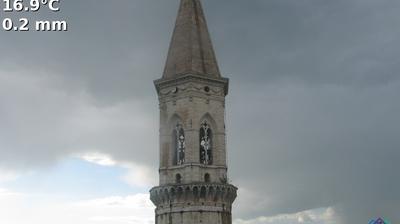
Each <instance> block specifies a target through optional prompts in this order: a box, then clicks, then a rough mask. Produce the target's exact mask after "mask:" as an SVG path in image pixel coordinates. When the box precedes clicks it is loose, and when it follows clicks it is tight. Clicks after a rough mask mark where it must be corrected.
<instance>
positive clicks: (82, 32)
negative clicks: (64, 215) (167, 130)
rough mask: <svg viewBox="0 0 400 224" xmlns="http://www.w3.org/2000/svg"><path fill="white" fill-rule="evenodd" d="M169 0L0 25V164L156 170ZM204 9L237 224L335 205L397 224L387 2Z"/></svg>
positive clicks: (80, 7) (395, 36)
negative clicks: (40, 26) (41, 23)
mask: <svg viewBox="0 0 400 224" xmlns="http://www.w3.org/2000/svg"><path fill="white" fill-rule="evenodd" d="M177 3H178V2H177V1H162V2H159V1H149V0H137V1H126V0H123V1H118V2H114V3H110V2H109V1H99V0H96V1H94V0H87V1H77V0H71V1H64V2H63V5H62V14H60V15H59V17H60V18H62V17H65V18H66V19H67V20H68V22H69V27H70V31H69V32H67V33H51V34H50V33H34V32H30V33H14V32H11V33H10V32H4V31H0V32H1V35H0V40H1V42H2V43H7V44H2V45H1V46H0V52H2V54H1V55H0V81H1V82H0V123H1V124H2V125H0V155H1V157H0V158H1V159H0V166H6V167H8V168H14V169H21V168H25V169H31V168H35V167H41V166H46V165H49V164H52V163H54V162H56V161H58V160H60V159H62V158H65V156H68V155H70V154H71V153H76V152H82V151H91V150H97V151H101V152H104V153H108V154H111V155H112V156H113V157H114V158H116V159H119V160H129V161H131V162H135V163H141V164H145V165H148V166H151V167H153V168H154V170H156V169H157V168H156V166H157V161H156V160H157V159H156V158H157V155H158V143H157V141H158V138H157V133H158V127H157V120H158V117H157V116H158V111H157V99H156V94H155V91H154V87H153V86H152V80H154V79H156V78H158V77H160V76H161V71H162V69H163V64H164V60H165V57H166V53H167V48H168V43H169V39H170V36H171V32H172V28H173V23H174V19H175V15H176V8H177ZM204 7H205V10H206V14H207V16H208V20H209V28H210V30H211V33H212V36H213V40H214V45H215V48H216V51H217V56H218V59H219V62H220V66H221V70H222V71H223V73H224V74H226V76H228V77H229V78H231V81H232V85H231V91H230V95H229V96H228V131H229V133H228V137H229V138H228V144H229V157H230V165H231V166H230V172H231V175H232V179H233V181H234V183H236V184H237V185H239V187H241V188H242V189H243V191H242V192H244V193H245V194H243V195H239V199H238V204H237V207H238V208H237V211H236V215H237V217H247V218H251V217H256V216H269V215H271V216H272V215H276V214H279V213H294V212H298V211H302V210H308V209H313V208H320V207H329V206H334V207H335V209H336V211H337V212H338V213H339V215H340V216H341V217H342V219H343V223H345V224H347V223H367V222H368V221H369V219H371V218H374V217H376V216H384V217H387V218H388V219H391V221H392V222H394V223H395V222H396V221H399V220H400V217H399V214H398V211H396V208H399V207H400V205H399V201H400V198H399V194H398V190H396V189H399V187H400V186H399V185H400V182H399V180H398V179H399V178H398V173H397V172H396V171H397V170H399V169H400V167H399V165H398V161H399V159H400V152H399V148H400V142H399V139H398V134H399V133H400V130H399V129H400V128H399V127H400V120H399V119H398V114H400V104H399V101H398V97H399V95H400V80H399V74H398V73H399V71H400V68H399V64H400V63H399V62H400V61H399V60H400V53H399V52H400V46H399V45H398V44H397V41H398V40H399V37H400V31H399V29H398V24H399V23H400V16H399V15H398V11H399V9H400V3H399V2H398V1H395V0H384V1H373V0H337V1H321V0H318V1H316V0H314V1H313V0H308V1H295V0H270V1H262V0H253V1H250V2H248V1H246V2H244V1H239V0H231V1H229V4H226V2H222V1H204ZM2 16H3V14H2ZM32 16H33V15H32ZM34 16H35V17H37V18H45V17H47V16H54V17H58V15H54V14H51V15H46V12H44V13H41V14H38V15H34ZM250 192H253V194H254V195H256V197H254V196H253V194H251V193H250ZM250 205H257V206H250Z"/></svg>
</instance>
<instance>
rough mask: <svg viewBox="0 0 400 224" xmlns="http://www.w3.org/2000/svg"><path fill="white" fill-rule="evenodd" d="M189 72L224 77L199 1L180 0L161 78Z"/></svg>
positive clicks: (171, 77) (170, 77)
mask: <svg viewBox="0 0 400 224" xmlns="http://www.w3.org/2000/svg"><path fill="white" fill-rule="evenodd" d="M188 74H192V75H201V76H204V77H208V78H214V79H215V78H220V77H221V75H220V72H219V68H218V64H217V60H216V58H215V53H214V49H213V46H212V43H211V38H210V35H209V32H208V28H207V23H206V19H205V16H204V13H203V9H202V7H201V2H200V0H181V4H180V8H179V12H178V18H177V20H176V24H175V29H174V33H173V36H172V40H171V44H170V48H169V52H168V57H167V62H166V65H165V69H164V74H163V77H162V79H173V78H177V77H179V76H182V75H188Z"/></svg>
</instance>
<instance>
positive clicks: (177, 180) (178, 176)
mask: <svg viewBox="0 0 400 224" xmlns="http://www.w3.org/2000/svg"><path fill="white" fill-rule="evenodd" d="M175 183H177V184H180V183H182V176H181V175H180V174H179V173H178V174H176V175H175Z"/></svg>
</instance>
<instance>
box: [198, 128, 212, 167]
mask: <svg viewBox="0 0 400 224" xmlns="http://www.w3.org/2000/svg"><path fill="white" fill-rule="evenodd" d="M212 160H213V156H212V131H211V128H210V126H209V125H208V123H207V121H204V122H203V123H202V124H201V127H200V163H201V164H205V165H211V164H212Z"/></svg>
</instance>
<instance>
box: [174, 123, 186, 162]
mask: <svg viewBox="0 0 400 224" xmlns="http://www.w3.org/2000/svg"><path fill="white" fill-rule="evenodd" d="M173 138H174V142H175V144H174V146H175V147H174V149H175V150H174V165H182V164H183V163H185V147H186V146H185V131H184V130H183V127H182V125H181V124H180V123H179V122H178V123H177V124H176V126H175V130H174V134H173Z"/></svg>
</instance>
